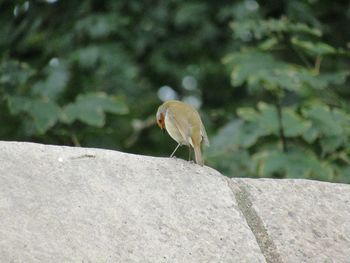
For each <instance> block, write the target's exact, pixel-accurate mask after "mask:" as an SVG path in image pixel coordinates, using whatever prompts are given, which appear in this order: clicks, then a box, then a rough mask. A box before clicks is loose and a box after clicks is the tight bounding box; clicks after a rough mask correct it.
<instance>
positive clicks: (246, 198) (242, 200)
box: [227, 179, 283, 263]
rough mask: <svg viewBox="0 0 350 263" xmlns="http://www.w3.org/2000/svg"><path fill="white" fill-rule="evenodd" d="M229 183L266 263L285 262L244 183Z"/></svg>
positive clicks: (229, 181) (230, 181)
mask: <svg viewBox="0 0 350 263" xmlns="http://www.w3.org/2000/svg"><path fill="white" fill-rule="evenodd" d="M227 181H228V186H229V187H230V189H231V191H232V192H233V194H234V196H235V198H236V201H237V204H238V208H239V209H240V211H241V212H242V214H243V216H244V217H245V219H246V221H247V224H248V226H249V228H250V229H251V231H252V232H253V234H254V236H255V238H256V241H257V243H258V245H259V247H260V250H261V252H262V254H263V255H264V257H265V260H266V262H268V263H282V262H283V261H282V259H281V256H280V255H279V253H278V251H277V248H276V245H275V244H274V242H273V240H272V239H271V237H270V236H269V234H268V233H267V230H266V228H265V226H264V223H263V221H262V219H261V218H260V217H259V215H258V213H257V212H256V211H255V209H254V208H253V204H252V201H251V197H250V194H249V191H248V189H247V188H246V187H245V186H244V185H243V184H242V183H238V184H239V185H233V182H232V180H230V179H227Z"/></svg>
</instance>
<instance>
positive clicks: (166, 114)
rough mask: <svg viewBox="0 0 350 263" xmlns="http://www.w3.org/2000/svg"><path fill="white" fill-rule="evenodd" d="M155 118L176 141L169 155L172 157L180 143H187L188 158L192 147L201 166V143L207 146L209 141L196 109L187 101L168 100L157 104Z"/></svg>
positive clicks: (202, 163)
mask: <svg viewBox="0 0 350 263" xmlns="http://www.w3.org/2000/svg"><path fill="white" fill-rule="evenodd" d="M156 120H157V124H158V126H159V127H160V128H161V129H162V130H163V131H164V129H165V130H166V131H167V132H168V134H169V135H170V137H171V138H173V139H174V140H175V141H176V142H177V143H178V145H177V146H176V148H175V150H174V151H173V153H172V154H171V155H170V157H173V155H174V154H175V152H176V150H177V149H178V148H179V147H180V146H181V145H187V146H188V147H189V158H190V156H191V147H192V148H193V149H194V154H195V161H196V163H197V164H199V165H201V166H203V165H204V162H203V157H202V152H201V145H202V143H204V144H205V145H207V146H209V145H210V143H209V139H208V135H207V132H206V131H205V127H204V125H203V122H202V120H201V117H200V115H199V113H198V112H197V110H195V109H194V108H193V107H192V106H191V105H189V104H187V103H184V102H181V101H178V100H168V101H165V102H164V103H163V104H162V105H160V106H159V108H158V110H157V114H156Z"/></svg>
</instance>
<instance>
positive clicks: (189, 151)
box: [188, 145, 191, 161]
mask: <svg viewBox="0 0 350 263" xmlns="http://www.w3.org/2000/svg"><path fill="white" fill-rule="evenodd" d="M188 161H191V146H190V145H188Z"/></svg>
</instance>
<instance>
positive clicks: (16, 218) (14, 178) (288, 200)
mask: <svg viewBox="0 0 350 263" xmlns="http://www.w3.org/2000/svg"><path fill="white" fill-rule="evenodd" d="M349 202H350V186H349V185H341V184H331V183H321V182H315V181H307V180H272V179H238V178H236V179H229V178H227V177H224V176H222V175H221V174H219V173H218V172H217V171H215V170H213V169H211V168H209V167H201V166H198V165H196V164H193V163H189V162H186V161H184V160H180V159H169V158H155V157H147V156H140V155H132V154H125V153H121V152H117V151H110V150H102V149H91V148H73V147H63V146H49V145H41V144H34V143H23V142H0V222H1V224H0V237H1V239H0V262H28V263H30V262H185V263H187V262H249V263H250V262H350V245H349V244H350V224H349V222H350V203H349Z"/></svg>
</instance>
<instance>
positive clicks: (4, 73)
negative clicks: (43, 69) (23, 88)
mask: <svg viewBox="0 0 350 263" xmlns="http://www.w3.org/2000/svg"><path fill="white" fill-rule="evenodd" d="M34 73H35V71H34V70H33V69H32V68H31V67H30V66H29V65H28V64H27V63H24V62H20V61H17V60H3V61H2V62H1V64H0V84H2V85H4V84H9V85H12V86H16V85H24V84H25V83H26V82H27V81H28V80H29V78H30V77H32V76H33V75H34Z"/></svg>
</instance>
